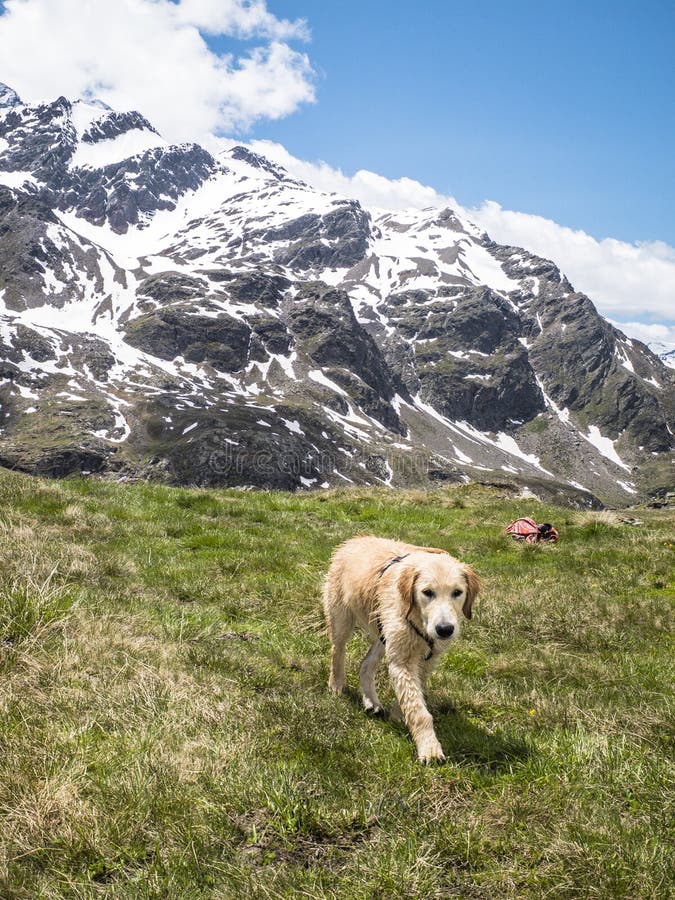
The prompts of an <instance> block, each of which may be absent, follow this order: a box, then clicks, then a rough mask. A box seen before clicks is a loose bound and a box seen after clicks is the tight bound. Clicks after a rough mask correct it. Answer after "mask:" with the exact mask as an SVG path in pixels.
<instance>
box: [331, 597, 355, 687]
mask: <svg viewBox="0 0 675 900" xmlns="http://www.w3.org/2000/svg"><path fill="white" fill-rule="evenodd" d="M326 620H327V623H328V636H329V637H330V643H331V648H330V677H329V679H328V687H329V688H330V689H331V691H333V693H334V694H341V693H342V692H343V690H344V689H345V683H346V676H345V647H346V646H347V641H348V640H349V638H350V637H351V636H352V632H353V631H354V616H353V615H352V613H351V612H350V611H349V610H347V609H345V608H344V607H340V606H338V607H337V608H336V607H335V606H333V607H332V608H327V609H326Z"/></svg>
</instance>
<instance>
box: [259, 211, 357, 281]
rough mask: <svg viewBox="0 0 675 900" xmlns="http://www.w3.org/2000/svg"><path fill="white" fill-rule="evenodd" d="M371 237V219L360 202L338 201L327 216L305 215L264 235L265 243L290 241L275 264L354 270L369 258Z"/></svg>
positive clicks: (292, 266)
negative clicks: (367, 256) (364, 259)
mask: <svg viewBox="0 0 675 900" xmlns="http://www.w3.org/2000/svg"><path fill="white" fill-rule="evenodd" d="M369 237H370V216H369V215H368V213H366V212H365V211H364V210H363V209H362V208H361V206H360V204H359V203H357V202H356V201H351V202H348V201H338V202H337V203H336V209H334V210H332V211H331V212H329V213H326V214H325V215H323V216H319V215H315V214H308V215H305V216H301V217H300V218H298V219H294V220H292V221H290V222H288V223H286V224H285V225H281V226H277V227H275V228H270V229H268V230H267V231H265V232H264V233H263V234H262V240H264V241H269V242H272V243H275V242H280V241H288V242H289V245H288V247H286V248H284V249H283V250H278V251H277V252H276V253H275V261H276V262H277V263H278V264H279V265H282V266H290V267H291V268H293V269H311V268H317V267H319V268H342V267H351V266H353V265H355V264H356V263H357V262H359V260H361V259H363V257H364V256H365V254H366V249H367V246H368V239H369Z"/></svg>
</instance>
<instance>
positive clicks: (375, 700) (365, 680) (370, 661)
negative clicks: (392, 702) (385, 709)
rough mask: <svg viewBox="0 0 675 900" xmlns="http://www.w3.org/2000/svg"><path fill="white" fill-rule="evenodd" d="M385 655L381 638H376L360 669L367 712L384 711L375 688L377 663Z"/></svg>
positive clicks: (376, 712)
mask: <svg viewBox="0 0 675 900" xmlns="http://www.w3.org/2000/svg"><path fill="white" fill-rule="evenodd" d="M383 656H384V644H383V643H382V641H380V640H379V639H377V640H375V642H374V643H373V645H372V646H371V648H370V650H369V651H368V652H367V653H366V655H365V657H364V658H363V662H362V663H361V668H360V669H359V677H360V679H361V690H362V691H363V695H362V696H363V705H364V707H365V709H366V712H372V713H374V714H376V715H377V714H378V713H381V712H382V704H381V703H380V699H379V697H378V696H377V690H376V688H375V672H376V670H377V664H378V663H379V662H380V660H381V659H382V657H383Z"/></svg>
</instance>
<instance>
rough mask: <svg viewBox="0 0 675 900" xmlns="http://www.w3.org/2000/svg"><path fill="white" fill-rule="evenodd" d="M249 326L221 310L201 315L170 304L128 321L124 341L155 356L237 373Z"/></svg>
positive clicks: (243, 357)
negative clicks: (179, 359) (207, 365)
mask: <svg viewBox="0 0 675 900" xmlns="http://www.w3.org/2000/svg"><path fill="white" fill-rule="evenodd" d="M250 336H251V329H250V327H249V326H248V325H247V324H245V323H244V322H241V321H240V320H238V319H235V318H234V317H233V316H228V315H227V314H225V313H221V314H219V315H218V316H215V317H210V316H202V315H199V314H194V313H192V311H191V309H190V307H189V306H185V305H181V304H173V305H172V306H170V307H166V308H163V309H161V310H159V311H158V312H156V313H151V314H150V315H146V316H139V317H138V318H137V319H134V320H133V321H131V322H129V324H128V326H127V331H126V341H127V343H128V344H131V346H132V347H137V348H138V349H139V350H143V351H144V352H146V353H149V354H151V355H152V356H157V357H158V358H159V359H165V360H172V359H175V358H176V357H177V356H182V357H184V358H185V359H186V360H187V361H188V362H191V363H204V362H205V363H209V364H210V365H212V366H213V368H214V369H217V370H218V371H220V372H237V371H239V370H240V369H241V368H243V366H244V365H245V363H246V361H247V358H248V345H249V341H250Z"/></svg>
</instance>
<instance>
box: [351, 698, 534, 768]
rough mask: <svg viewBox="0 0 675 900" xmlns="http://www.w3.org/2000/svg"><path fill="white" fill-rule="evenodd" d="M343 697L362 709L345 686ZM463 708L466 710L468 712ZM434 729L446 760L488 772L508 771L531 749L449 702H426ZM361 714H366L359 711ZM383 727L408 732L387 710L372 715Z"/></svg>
mask: <svg viewBox="0 0 675 900" xmlns="http://www.w3.org/2000/svg"><path fill="white" fill-rule="evenodd" d="M344 697H345V698H346V699H348V700H349V701H350V703H352V704H353V705H354V706H357V707H359V708H360V709H361V710H363V704H362V701H361V695H360V693H359V692H358V691H357V690H354V689H353V688H348V689H347V690H346V691H345V693H344ZM470 709H471V708H470V707H467V711H470ZM430 712H431V714H432V715H433V717H434V728H435V730H436V735H437V737H438V739H439V741H440V742H441V745H442V747H443V750H444V752H445V755H446V757H447V759H448V761H449V762H455V763H468V764H470V765H474V766H479V767H480V768H482V769H484V770H486V771H488V772H490V773H492V774H495V775H497V774H500V773H502V772H510V771H511V770H512V769H513V766H514V763H515V764H517V763H522V762H524V761H525V760H527V759H529V757H531V756H532V754H533V753H534V752H535V751H534V748H533V747H532V746H531V744H530V743H528V741H527V740H526V739H525V738H524V737H522V736H520V735H517V734H509V733H507V732H503V731H496V730H491V731H488V730H486V729H485V728H483V727H481V726H480V725H477V724H476V723H475V722H473V721H472V720H471V719H470V718H469V717H468V716H467V714H466V712H464V711H462V710H460V709H457V707H455V706H454V705H453V704H451V703H443V704H438V705H435V704H433V703H432V704H430ZM363 715H364V716H365V715H368V714H367V713H366V712H365V711H363ZM372 718H373V719H375V720H379V721H380V722H381V724H382V727H383V728H390V729H392V730H395V731H397V732H400V733H401V734H402V735H404V734H405V735H407V734H409V732H408V729H407V728H406V726H405V725H404V724H403V723H400V722H393V721H392V720H391V719H390V718H389V714H388V713H384V714H381V715H377V716H373V717H372Z"/></svg>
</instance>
